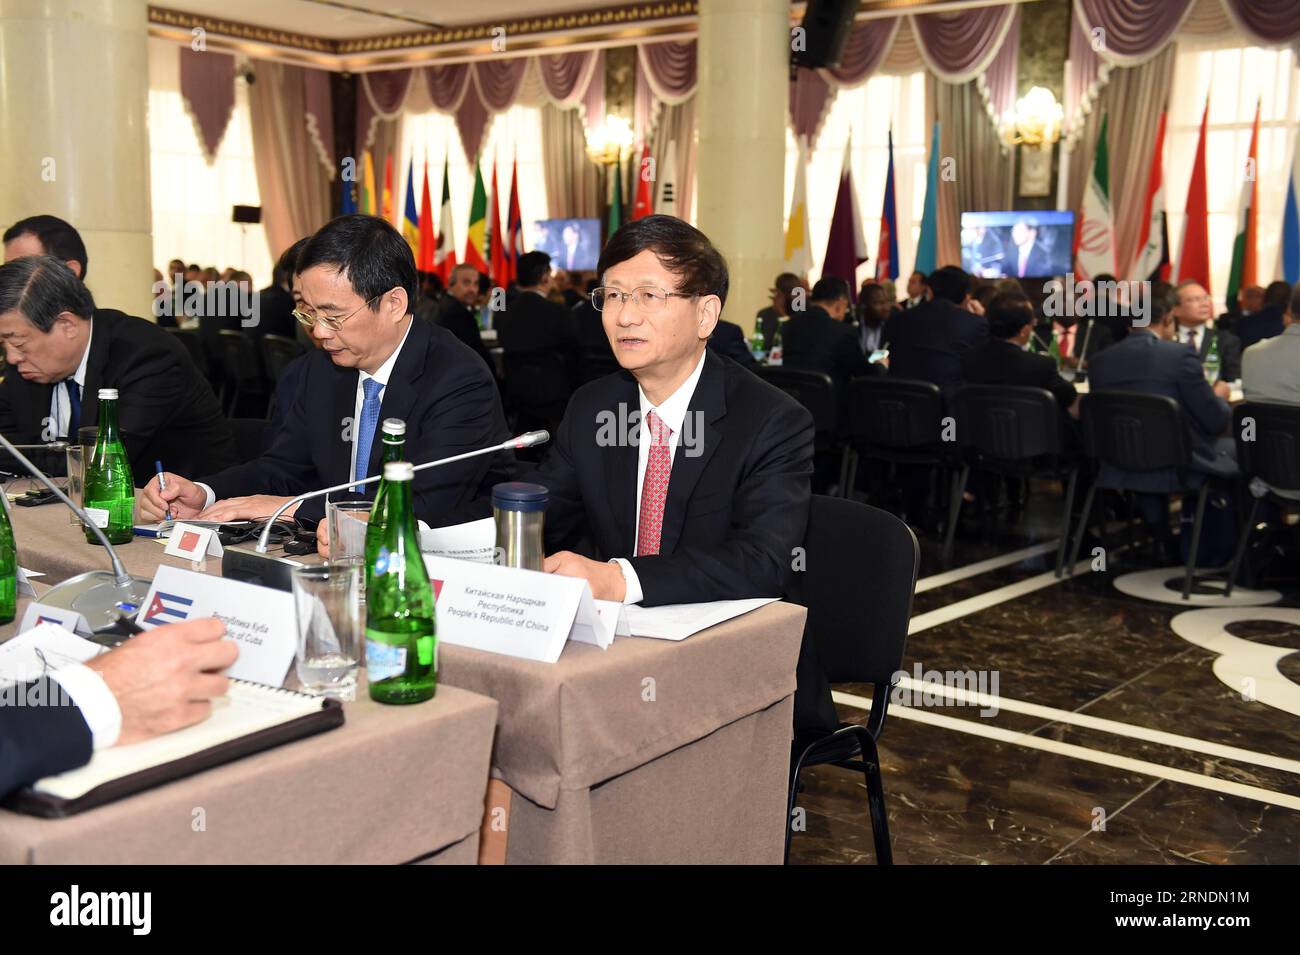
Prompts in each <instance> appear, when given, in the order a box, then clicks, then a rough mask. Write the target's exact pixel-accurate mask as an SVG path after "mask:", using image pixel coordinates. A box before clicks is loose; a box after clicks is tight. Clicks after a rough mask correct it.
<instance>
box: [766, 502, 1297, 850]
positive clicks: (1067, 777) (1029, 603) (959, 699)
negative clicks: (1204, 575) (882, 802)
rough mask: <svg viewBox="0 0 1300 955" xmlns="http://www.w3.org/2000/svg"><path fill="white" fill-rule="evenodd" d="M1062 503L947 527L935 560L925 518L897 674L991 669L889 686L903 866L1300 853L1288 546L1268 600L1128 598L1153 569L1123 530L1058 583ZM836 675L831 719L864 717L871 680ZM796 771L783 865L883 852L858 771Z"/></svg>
mask: <svg viewBox="0 0 1300 955" xmlns="http://www.w3.org/2000/svg"><path fill="white" fill-rule="evenodd" d="M1055 503H1056V502H1055V499H1053V498H1051V497H1050V496H1048V497H1046V498H1044V499H1041V500H1040V499H1039V497H1038V496H1037V495H1035V497H1034V498H1032V499H1031V501H1030V506H1029V507H1028V508H1027V513H1026V514H1025V515H1023V516H1022V517H1021V518H1020V519H1019V520H1018V521H1017V523H1016V524H1015V525H1014V526H1011V527H1006V528H1000V529H995V530H994V531H993V534H992V537H991V538H989V537H985V536H980V535H978V534H977V533H971V534H970V535H969V536H965V537H959V538H958V546H957V552H956V557H955V559H954V561H953V563H952V567H951V568H948V569H946V570H945V569H944V568H943V567H941V566H940V563H939V560H938V554H939V547H938V543H937V542H936V541H935V540H934V539H933V538H932V537H930V536H927V535H925V534H922V533H918V537H919V538H920V540H921V546H922V562H921V583H920V586H919V587H918V594H917V596H916V600H915V606H914V611H913V619H912V629H911V633H910V635H909V637H908V644H907V650H906V653H905V656H904V660H903V666H902V670H903V671H904V672H905V673H907V674H908V675H909V677H910V678H911V679H912V680H915V678H916V676H917V667H919V668H920V673H921V675H922V681H924V680H926V679H929V677H927V676H925V674H926V673H927V671H935V673H936V674H945V673H947V672H949V671H951V672H952V673H953V674H954V675H957V674H960V673H961V672H962V671H974V676H975V677H976V678H979V677H982V678H983V679H984V683H983V684H982V685H980V684H978V683H977V682H972V683H968V684H963V685H962V688H959V689H958V690H956V691H953V693H952V694H950V695H948V696H947V697H942V696H939V695H937V694H933V693H931V694H930V695H929V696H925V695H923V694H922V692H921V691H922V690H923V689H924V686H923V685H913V683H911V682H908V681H905V682H904V683H903V684H902V685H900V687H899V688H898V689H896V690H895V693H894V696H893V697H892V699H891V703H890V708H889V716H888V719H887V721H886V724H885V730H884V733H883V735H882V737H881V761H882V768H883V775H884V785H885V795H886V801H887V805H888V811H889V825H890V830H891V835H892V840H893V851H894V861H895V862H896V863H899V864H906V863H928V864H946V863H951V864H986V863H988V864H992V863H1053V864H1067V863H1076V864H1077V863H1082V864H1087V863H1115V864H1128V863H1137V864H1259V863H1284V864H1285V863H1290V864H1297V863H1300V652H1295V651H1300V562H1297V566H1295V567H1289V566H1285V565H1284V566H1281V567H1280V568H1278V567H1276V566H1275V570H1279V571H1280V573H1278V574H1276V575H1275V576H1274V578H1273V579H1270V580H1269V581H1267V582H1266V584H1267V585H1268V586H1270V587H1272V588H1276V591H1277V592H1275V593H1273V594H1271V595H1263V596H1259V597H1258V600H1259V601H1260V602H1266V603H1267V605H1266V606H1260V607H1249V606H1237V607H1233V608H1232V609H1227V610H1225V609H1222V604H1223V601H1221V600H1217V602H1216V598H1214V597H1210V598H1208V600H1209V605H1208V606H1207V607H1197V606H1188V605H1187V604H1182V603H1181V601H1179V600H1178V594H1177V593H1176V592H1175V591H1171V590H1168V589H1161V588H1159V587H1156V589H1155V590H1149V591H1148V592H1147V595H1146V596H1143V597H1136V596H1130V595H1128V594H1125V593H1121V592H1120V590H1119V589H1117V587H1116V581H1117V580H1120V579H1121V578H1124V577H1125V576H1126V575H1129V574H1132V573H1134V572H1135V571H1138V570H1142V569H1145V568H1148V567H1151V566H1159V564H1154V565H1153V564H1152V563H1151V562H1150V560H1149V559H1147V558H1146V557H1145V555H1144V554H1138V553H1137V552H1131V551H1123V550H1119V548H1118V545H1119V544H1121V541H1120V540H1119V539H1116V541H1115V545H1116V546H1115V547H1113V548H1112V550H1111V552H1110V553H1109V554H1108V558H1109V559H1108V566H1107V569H1106V570H1105V571H1097V572H1094V571H1093V570H1092V569H1091V567H1090V566H1088V565H1086V564H1085V565H1083V566H1082V567H1081V568H1079V569H1078V572H1077V573H1076V575H1075V576H1074V577H1072V578H1069V579H1066V580H1060V581H1058V580H1056V579H1055V578H1054V577H1052V576H1051V574H1050V571H1051V567H1052V562H1053V561H1054V559H1055V554H1054V552H1053V551H1052V549H1051V548H1050V544H1051V542H1052V540H1053V538H1052V534H1053V533H1054V530H1055V524H1054V519H1055V518H1056V517H1057V516H1059V515H1057V514H1056V513H1055V512H1054V509H1055ZM972 531H974V529H972ZM1040 545H1048V546H1040ZM1021 550H1024V551H1026V552H1027V553H1026V554H1024V555H1020V556H1019V557H1018V558H1017V557H1016V556H1015V552H1017V551H1021ZM1006 555H1013V556H1011V557H1010V558H1007V559H1005V560H1002V561H999V558H1000V557H1002V558H1006ZM980 562H985V564H984V566H979V564H980ZM990 565H992V566H990ZM963 568H967V569H968V570H967V571H963ZM971 568H973V571H974V572H969V569H971ZM1173 575H1174V571H1172V570H1171V572H1170V576H1173ZM1180 582H1181V577H1178V578H1177V579H1176V580H1175V581H1174V585H1175V586H1176V585H1177V584H1179V583H1180ZM1241 597H1242V599H1245V600H1248V599H1250V597H1251V593H1250V592H1247V593H1245V594H1242V595H1241ZM1152 598H1154V599H1152ZM959 602H960V603H959ZM954 604H956V605H957V607H956V609H955V610H945V608H951V607H952V606H953V605H954ZM1216 607H1217V608H1220V609H1215V608H1216ZM958 612H959V615H958ZM1198 614H1199V616H1196V615H1198ZM949 617H951V619H949ZM1175 618H1179V619H1177V620H1176V619H1175ZM1270 618H1271V619H1270ZM1176 628H1177V629H1176ZM1207 635H1208V636H1207ZM1189 637H1190V638H1189ZM1207 643H1208V644H1209V646H1208V647H1207V646H1206V644H1207ZM995 676H996V679H997V684H996V686H994V685H993V683H992V681H993V679H994V677H995ZM935 678H936V679H937V678H939V677H938V676H936V677H935ZM977 686H978V689H980V690H984V691H985V692H987V693H989V694H990V695H992V696H995V697H996V698H997V702H998V704H999V705H998V706H996V707H991V706H989V705H988V704H989V703H990V702H991V701H990V700H988V699H982V700H981V699H976V698H975V690H976V688H977ZM834 690H835V691H836V703H837V708H838V711H839V715H840V719H841V720H844V721H852V722H865V721H866V718H867V715H868V709H867V707H869V705H870V703H869V701H870V698H871V695H872V688H871V687H870V686H867V685H860V684H836V685H835V686H834ZM912 691H915V692H912ZM802 780H803V791H802V792H801V793H800V795H799V797H798V799H797V800H796V805H797V806H798V807H799V808H800V809H801V810H802V813H800V814H799V817H800V818H801V819H802V823H801V824H802V825H803V827H804V830H805V831H797V832H796V833H795V835H794V839H793V843H792V848H791V855H790V861H791V862H792V863H795V864H819V863H829V864H839V863H861V864H874V862H875V853H874V851H873V848H872V835H871V827H870V820H869V816H868V814H867V803H866V791H865V788H864V785H863V779H862V776H861V774H860V773H855V772H854V771H851V770H848V769H840V768H836V767H827V766H821V767H816V768H814V769H811V770H807V771H805V773H804V774H803V776H802ZM796 828H798V825H796Z"/></svg>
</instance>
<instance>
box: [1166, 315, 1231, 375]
mask: <svg viewBox="0 0 1300 955" xmlns="http://www.w3.org/2000/svg"><path fill="white" fill-rule="evenodd" d="M1175 327H1176V328H1177V329H1178V338H1179V342H1180V344H1183V347H1184V348H1186V347H1188V346H1187V345H1186V344H1185V343H1182V337H1183V335H1184V334H1186V329H1184V328H1183V327H1182V326H1181V325H1176V326H1175ZM1215 338H1217V339H1218V341H1219V380H1220V381H1236V380H1237V379H1238V378H1240V377H1241V339H1239V338H1238V337H1237V336H1236V335H1234V334H1233V333H1232V332H1230V331H1227V330H1225V329H1222V328H1217V327H1216V328H1206V329H1205V330H1204V332H1203V334H1202V335H1201V350H1200V351H1199V352H1198V353H1197V356H1196V357H1197V359H1198V360H1199V361H1200V362H1201V364H1202V365H1203V364H1205V356H1206V355H1208V354H1209V353H1210V341H1211V340H1212V339H1215Z"/></svg>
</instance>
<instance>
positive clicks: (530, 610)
mask: <svg viewBox="0 0 1300 955" xmlns="http://www.w3.org/2000/svg"><path fill="white" fill-rule="evenodd" d="M424 564H425V567H426V568H427V569H428V571H429V579H430V580H431V581H432V583H433V590H434V594H435V596H436V599H437V604H438V639H439V640H440V641H442V642H443V643H449V644H452V645H454V646H460V647H473V648H474V649H476V650H487V651H489V652H491V653H504V654H507V655H508V656H512V657H520V658H522V659H524V660H537V661H539V662H542V663H554V662H555V661H556V660H558V659H559V658H560V652H561V651H562V650H563V649H564V644H565V641H566V640H569V639H573V640H575V641H578V642H580V643H590V644H592V645H593V646H597V647H600V648H602V649H604V648H606V647H608V646H609V644H610V643H611V642H612V641H613V639H614V630H615V626H616V622H617V616H618V615H617V610H616V607H617V605H615V609H613V612H610V610H611V608H604V609H605V610H606V613H604V614H602V613H600V612H599V611H598V609H597V606H596V605H597V601H595V600H593V599H592V596H591V588H590V587H589V586H588V584H587V582H586V581H585V580H583V579H582V578H580V577H561V576H559V575H558V574H544V573H540V572H539V571H535V570H520V569H519V568H517V567H502V566H500V565H498V564H480V563H471V562H469V561H463V560H452V559H450V558H447V557H436V556H433V555H431V554H425V555H424ZM601 603H604V601H601Z"/></svg>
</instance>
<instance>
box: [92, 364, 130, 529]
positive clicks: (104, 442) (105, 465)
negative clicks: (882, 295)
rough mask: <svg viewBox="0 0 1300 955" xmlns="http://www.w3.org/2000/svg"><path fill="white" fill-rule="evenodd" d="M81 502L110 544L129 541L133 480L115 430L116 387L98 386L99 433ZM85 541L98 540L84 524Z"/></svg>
mask: <svg viewBox="0 0 1300 955" xmlns="http://www.w3.org/2000/svg"><path fill="white" fill-rule="evenodd" d="M83 506H84V507H85V509H86V512H87V513H88V514H90V519H91V520H93V521H94V522H95V523H96V524H97V525H98V526H99V527H100V528H101V529H102V530H103V531H104V535H105V536H106V537H107V538H108V540H109V543H112V544H129V543H130V542H131V538H132V529H131V528H132V521H133V520H134V517H135V483H134V480H133V479H132V477H131V462H130V460H129V459H128V458H127V456H126V447H125V446H124V445H123V444H122V438H121V437H120V436H119V435H118V433H117V389H116V388H100V389H99V436H98V437H97V438H96V439H95V450H94V452H93V453H92V454H91V456H90V460H89V461H87V462H86V485H85V491H84V496H83ZM86 541H87V542H88V543H91V544H98V543H99V538H98V537H96V536H95V534H94V531H92V530H91V529H90V528H86Z"/></svg>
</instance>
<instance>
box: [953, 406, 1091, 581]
mask: <svg viewBox="0 0 1300 955" xmlns="http://www.w3.org/2000/svg"><path fill="white" fill-rule="evenodd" d="M957 441H958V443H959V444H960V445H961V447H962V451H963V453H964V454H965V456H966V461H967V464H965V465H964V466H963V467H962V476H961V480H960V482H957V483H955V484H954V493H955V498H954V499H953V501H952V502H951V506H952V507H953V508H954V509H955V510H954V513H955V514H957V515H960V513H961V487H965V485H966V477H967V474H968V473H969V468H972V467H973V468H974V469H975V470H977V471H987V472H989V473H992V474H999V475H1002V476H1003V477H1016V478H1031V477H1054V478H1057V479H1059V480H1060V481H1061V483H1062V486H1063V487H1064V488H1065V507H1064V508H1062V512H1061V542H1060V545H1059V546H1058V547H1057V548H1056V576H1057V577H1060V576H1062V575H1063V574H1064V572H1065V553H1066V550H1067V549H1068V547H1069V540H1070V510H1071V508H1072V507H1073V506H1074V489H1075V486H1076V484H1077V482H1078V477H1079V465H1078V462H1077V461H1075V460H1073V459H1072V458H1071V457H1069V456H1067V454H1066V452H1065V446H1064V441H1063V439H1062V435H1061V409H1060V406H1059V405H1058V404H1057V403H1056V398H1055V396H1054V395H1053V394H1052V393H1051V392H1050V391H1048V390H1047V389H1046V388H1023V387H1019V386H1012V385H963V386H962V387H961V388H959V389H958V391H957ZM958 484H960V487H958ZM953 523H954V524H955V523H956V519H955V518H954V520H953Z"/></svg>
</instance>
